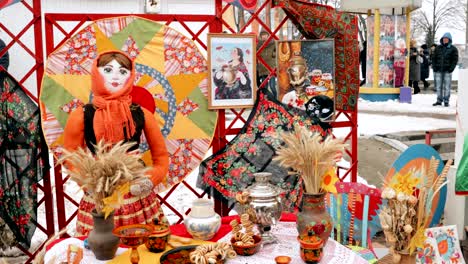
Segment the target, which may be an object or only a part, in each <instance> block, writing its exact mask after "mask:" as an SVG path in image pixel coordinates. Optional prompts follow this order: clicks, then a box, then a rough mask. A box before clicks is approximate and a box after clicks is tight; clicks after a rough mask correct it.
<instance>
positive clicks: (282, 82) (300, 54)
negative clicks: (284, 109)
mask: <svg viewBox="0 0 468 264" xmlns="http://www.w3.org/2000/svg"><path fill="white" fill-rule="evenodd" d="M276 50H277V56H276V57H277V66H278V67H277V76H278V82H277V83H278V84H277V94H278V97H279V98H278V99H279V100H280V101H281V102H282V103H283V104H286V105H289V106H292V107H296V108H299V109H302V110H305V111H306V112H307V113H308V114H309V115H310V116H312V117H316V118H318V119H320V120H321V121H323V122H330V121H333V120H334V118H335V42H334V40H333V39H323V40H301V41H297V40H294V41H278V42H277V47H276Z"/></svg>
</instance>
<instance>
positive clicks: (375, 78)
mask: <svg viewBox="0 0 468 264" xmlns="http://www.w3.org/2000/svg"><path fill="white" fill-rule="evenodd" d="M379 58H380V10H379V9H376V10H375V12H374V58H373V59H374V60H373V73H372V74H373V76H372V88H378V87H379Z"/></svg>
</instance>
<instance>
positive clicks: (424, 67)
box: [419, 44, 429, 90]
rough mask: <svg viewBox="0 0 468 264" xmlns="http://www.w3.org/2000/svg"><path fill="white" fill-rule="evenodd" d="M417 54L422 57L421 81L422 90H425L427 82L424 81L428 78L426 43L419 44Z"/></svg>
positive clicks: (427, 50) (427, 85)
mask: <svg viewBox="0 0 468 264" xmlns="http://www.w3.org/2000/svg"><path fill="white" fill-rule="evenodd" d="M419 56H421V58H423V62H422V63H421V81H423V84H424V90H427V87H429V82H428V81H426V79H427V78H429V49H428V47H427V45H426V44H423V45H421V50H420V51H419Z"/></svg>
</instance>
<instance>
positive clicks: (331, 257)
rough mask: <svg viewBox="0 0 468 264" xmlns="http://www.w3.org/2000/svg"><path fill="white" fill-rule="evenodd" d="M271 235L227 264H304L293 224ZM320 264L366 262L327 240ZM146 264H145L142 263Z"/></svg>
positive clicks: (61, 254)
mask: <svg viewBox="0 0 468 264" xmlns="http://www.w3.org/2000/svg"><path fill="white" fill-rule="evenodd" d="M272 232H273V234H274V235H275V236H276V237H277V238H278V239H279V243H278V244H269V245H265V246H263V248H262V249H260V251H259V252H257V253H256V254H255V255H253V256H248V257H245V256H237V257H236V258H235V259H230V260H228V261H227V262H226V264H260V263H261V264H270V263H272V264H274V263H275V257H276V256H279V255H286V256H289V257H291V258H292V260H291V263H290V264H303V263H304V261H302V259H301V256H300V253H299V242H298V241H297V229H296V223H295V222H280V223H279V224H278V225H277V226H275V227H273V229H272ZM230 239H231V233H228V234H227V235H226V236H224V237H223V238H221V239H220V240H219V241H221V242H230ZM70 244H74V245H77V246H80V247H83V241H82V240H80V239H77V238H67V239H64V240H62V241H60V242H59V243H57V244H55V245H54V246H53V250H49V251H47V253H46V255H45V258H44V264H55V263H61V262H65V261H66V260H67V253H66V252H67V248H68V245H70ZM126 250H128V248H119V249H118V250H117V253H116V255H120V254H122V253H123V252H125V251H126ZM106 262H107V261H99V260H96V258H95V257H94V254H93V252H92V251H91V250H88V249H84V250H83V260H82V261H81V263H80V264H104V263H106ZM320 263H322V264H347V263H352V264H361V263H362V264H367V263H368V262H367V261H366V260H364V259H363V258H361V257H360V256H359V255H357V254H356V253H354V252H353V251H352V250H350V249H348V248H346V247H345V246H343V245H341V244H339V243H338V242H336V241H335V240H333V239H331V238H330V239H328V242H327V244H326V245H325V248H324V255H323V258H322V260H321V261H320ZM141 264H145V263H141Z"/></svg>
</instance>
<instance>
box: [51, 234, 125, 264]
mask: <svg viewBox="0 0 468 264" xmlns="http://www.w3.org/2000/svg"><path fill="white" fill-rule="evenodd" d="M68 245H76V246H78V247H80V248H83V240H81V239H78V238H74V237H71V238H67V239H64V240H62V241H60V242H58V243H57V244H55V245H54V246H53V250H49V251H47V252H46V254H45V256H44V264H58V263H61V262H67V249H68ZM127 250H128V248H122V247H119V248H118V249H117V252H116V253H115V255H116V256H118V255H120V254H122V253H124V252H125V251H127ZM106 262H108V260H105V261H100V260H97V259H96V257H95V256H94V253H93V252H92V251H91V250H89V249H83V259H82V260H81V262H80V264H104V263H106Z"/></svg>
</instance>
